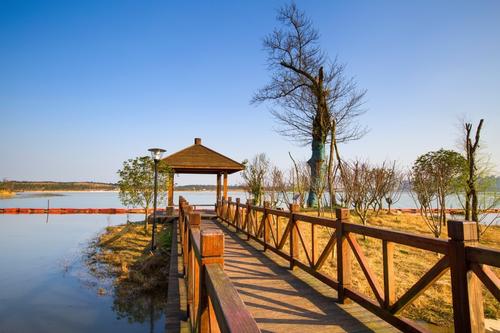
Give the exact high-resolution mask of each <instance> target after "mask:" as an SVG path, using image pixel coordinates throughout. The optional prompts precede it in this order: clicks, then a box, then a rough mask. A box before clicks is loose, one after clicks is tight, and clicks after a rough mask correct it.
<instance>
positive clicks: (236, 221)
mask: <svg viewBox="0 0 500 333" xmlns="http://www.w3.org/2000/svg"><path fill="white" fill-rule="evenodd" d="M235 207H236V209H235V210H234V225H236V230H240V229H241V223H240V198H236V205H235Z"/></svg>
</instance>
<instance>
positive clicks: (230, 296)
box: [179, 197, 260, 333]
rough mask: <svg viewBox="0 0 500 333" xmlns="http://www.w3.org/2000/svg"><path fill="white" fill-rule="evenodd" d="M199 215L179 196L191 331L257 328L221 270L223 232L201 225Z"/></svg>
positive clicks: (227, 332) (254, 330) (227, 331)
mask: <svg viewBox="0 0 500 333" xmlns="http://www.w3.org/2000/svg"><path fill="white" fill-rule="evenodd" d="M200 227H201V215H200V213H199V212H193V211H192V206H190V205H189V203H188V202H187V201H186V200H185V199H184V198H183V197H180V198H179V233H180V240H181V245H182V246H181V248H182V255H183V262H184V278H185V280H186V286H187V303H188V317H189V323H190V325H191V331H192V332H203V333H205V332H207V333H208V332H223V333H230V332H248V333H257V332H260V330H259V328H258V327H257V324H256V322H255V320H254V319H253V317H252V316H251V314H250V312H249V311H248V309H247V308H246V306H245V304H244V303H243V301H242V300H241V298H240V296H239V294H238V292H237V291H236V288H235V287H234V285H233V284H232V283H231V281H230V279H229V277H228V276H227V275H226V273H225V272H224V268H223V267H224V234H223V232H222V231H221V230H220V229H206V230H205V229H201V228H200Z"/></svg>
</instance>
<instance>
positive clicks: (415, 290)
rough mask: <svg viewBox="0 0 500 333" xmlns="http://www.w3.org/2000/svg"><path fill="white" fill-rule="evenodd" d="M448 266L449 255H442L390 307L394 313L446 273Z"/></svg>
mask: <svg viewBox="0 0 500 333" xmlns="http://www.w3.org/2000/svg"><path fill="white" fill-rule="evenodd" d="M448 266H449V260H448V257H447V256H445V257H442V258H441V259H440V260H439V261H438V262H437V263H435V264H434V266H432V268H431V269H430V270H428V271H427V273H425V274H424V275H423V276H422V277H421V278H420V279H419V280H418V281H417V282H416V283H415V284H414V285H413V286H412V287H411V288H410V289H408V290H407V291H406V293H404V294H403V296H401V297H400V298H399V299H398V300H397V301H396V302H395V303H394V304H393V305H392V306H391V307H390V310H389V311H390V312H391V313H393V314H397V313H398V312H400V311H401V310H403V309H404V308H405V307H406V306H407V305H408V304H409V303H411V301H413V300H414V299H416V298H417V297H418V296H420V295H421V294H422V293H423V292H424V291H425V290H426V289H427V288H428V287H429V286H430V285H431V284H433V283H434V282H435V281H437V280H438V279H439V278H440V277H441V276H443V274H444V273H446V269H447V268H448Z"/></svg>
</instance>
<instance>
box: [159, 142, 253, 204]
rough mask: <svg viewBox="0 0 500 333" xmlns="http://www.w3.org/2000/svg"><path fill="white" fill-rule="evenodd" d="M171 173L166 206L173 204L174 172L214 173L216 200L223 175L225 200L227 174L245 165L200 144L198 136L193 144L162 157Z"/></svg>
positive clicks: (241, 168) (225, 197) (219, 193)
mask: <svg viewBox="0 0 500 333" xmlns="http://www.w3.org/2000/svg"><path fill="white" fill-rule="evenodd" d="M163 161H164V162H166V163H167V164H168V166H170V168H171V169H172V171H173V173H172V175H171V178H170V181H169V188H168V206H170V207H172V206H173V205H174V174H182V173H184V174H215V175H217V201H218V200H220V199H221V178H222V176H224V184H223V187H224V188H223V191H224V199H226V200H227V176H228V175H229V174H232V173H235V172H238V171H241V170H244V169H245V166H244V165H243V164H241V163H238V162H236V161H234V160H232V159H230V158H229V157H226V156H224V155H222V154H220V153H218V152H216V151H215V150H212V149H210V148H208V147H205V146H204V145H202V144H201V139H200V138H195V139H194V145H191V146H189V147H187V148H184V149H182V150H180V151H178V152H176V153H173V154H172V155H169V156H167V157H165V158H163Z"/></svg>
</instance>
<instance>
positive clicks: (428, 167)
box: [411, 149, 466, 237]
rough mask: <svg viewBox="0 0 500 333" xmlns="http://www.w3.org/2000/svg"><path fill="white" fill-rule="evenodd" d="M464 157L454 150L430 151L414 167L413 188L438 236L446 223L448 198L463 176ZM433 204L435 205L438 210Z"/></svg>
mask: <svg viewBox="0 0 500 333" xmlns="http://www.w3.org/2000/svg"><path fill="white" fill-rule="evenodd" d="M465 163H466V161H465V159H464V157H463V156H462V155H460V154H459V153H457V152H456V151H453V150H445V149H440V150H438V151H431V152H428V153H426V154H424V155H421V156H419V157H418V158H417V160H416V161H415V163H414V164H413V167H412V173H411V183H412V190H413V192H414V193H415V195H416V198H417V201H418V202H419V204H420V211H421V214H422V216H423V217H424V219H425V220H426V222H427V223H428V226H429V228H430V229H431V231H432V232H433V233H434V235H435V236H436V237H439V236H440V234H441V227H442V226H443V225H445V223H446V197H447V196H448V195H449V194H452V193H454V191H455V189H456V188H457V186H460V180H461V179H462V178H463V172H464V167H465ZM433 204H436V207H437V213H435V212H434V209H433Z"/></svg>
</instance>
